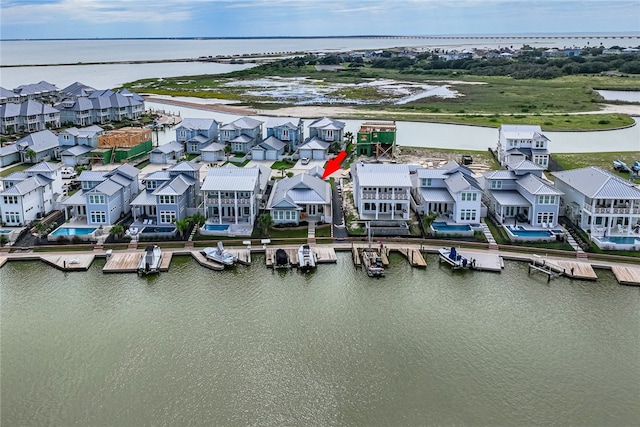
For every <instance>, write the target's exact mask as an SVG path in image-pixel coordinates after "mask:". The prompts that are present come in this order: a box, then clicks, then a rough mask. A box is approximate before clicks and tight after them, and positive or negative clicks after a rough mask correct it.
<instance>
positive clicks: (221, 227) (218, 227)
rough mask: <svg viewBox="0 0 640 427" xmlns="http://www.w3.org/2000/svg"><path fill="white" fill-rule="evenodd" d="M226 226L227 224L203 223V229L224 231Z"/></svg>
mask: <svg viewBox="0 0 640 427" xmlns="http://www.w3.org/2000/svg"><path fill="white" fill-rule="evenodd" d="M228 228H229V225H228V224H205V226H204V229H205V230H207V231H225V230H227V229H228Z"/></svg>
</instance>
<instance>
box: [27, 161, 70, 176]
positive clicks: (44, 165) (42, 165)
mask: <svg viewBox="0 0 640 427" xmlns="http://www.w3.org/2000/svg"><path fill="white" fill-rule="evenodd" d="M61 167H62V165H60V164H59V163H51V162H39V163H36V164H35V165H33V166H31V167H30V168H28V169H26V170H25V172H29V173H33V172H36V173H38V172H54V171H57V170H58V169H60V168H61Z"/></svg>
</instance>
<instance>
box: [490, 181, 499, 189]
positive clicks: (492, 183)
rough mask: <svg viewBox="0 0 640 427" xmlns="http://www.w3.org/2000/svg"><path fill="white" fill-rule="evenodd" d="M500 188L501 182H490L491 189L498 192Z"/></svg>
mask: <svg viewBox="0 0 640 427" xmlns="http://www.w3.org/2000/svg"><path fill="white" fill-rule="evenodd" d="M501 188H502V181H491V189H492V190H499V189H501Z"/></svg>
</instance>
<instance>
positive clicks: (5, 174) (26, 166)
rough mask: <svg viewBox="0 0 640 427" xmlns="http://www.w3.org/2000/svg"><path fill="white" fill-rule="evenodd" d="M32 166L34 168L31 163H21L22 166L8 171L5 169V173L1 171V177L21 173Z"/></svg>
mask: <svg viewBox="0 0 640 427" xmlns="http://www.w3.org/2000/svg"><path fill="white" fill-rule="evenodd" d="M31 166H33V165H32V164H30V163H20V164H17V165H15V166H12V167H10V168H7V169H5V170H3V171H0V176H9V175H11V174H12V173H14V172H21V171H23V170H25V169H29V168H30V167H31Z"/></svg>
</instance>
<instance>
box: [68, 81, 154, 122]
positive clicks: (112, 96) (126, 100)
mask: <svg viewBox="0 0 640 427" xmlns="http://www.w3.org/2000/svg"><path fill="white" fill-rule="evenodd" d="M87 88H88V86H87ZM87 88H85V91H84V92H83V91H80V93H82V94H83V95H82V96H80V95H79V94H72V95H67V96H66V97H65V99H64V100H63V101H62V102H60V103H58V104H57V105H56V106H55V108H56V109H57V110H58V111H59V113H60V121H61V122H62V123H72V124H74V125H76V126H88V125H90V124H94V123H98V124H105V123H109V122H120V121H122V120H125V119H128V120H138V119H139V118H140V116H142V114H143V113H144V99H143V98H142V97H141V96H140V95H138V94H136V93H133V92H130V91H128V90H122V91H113V90H110V89H107V90H93V91H91V90H89V89H92V88H88V89H87ZM76 90H79V89H78V88H76ZM85 93H86V94H85Z"/></svg>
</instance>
